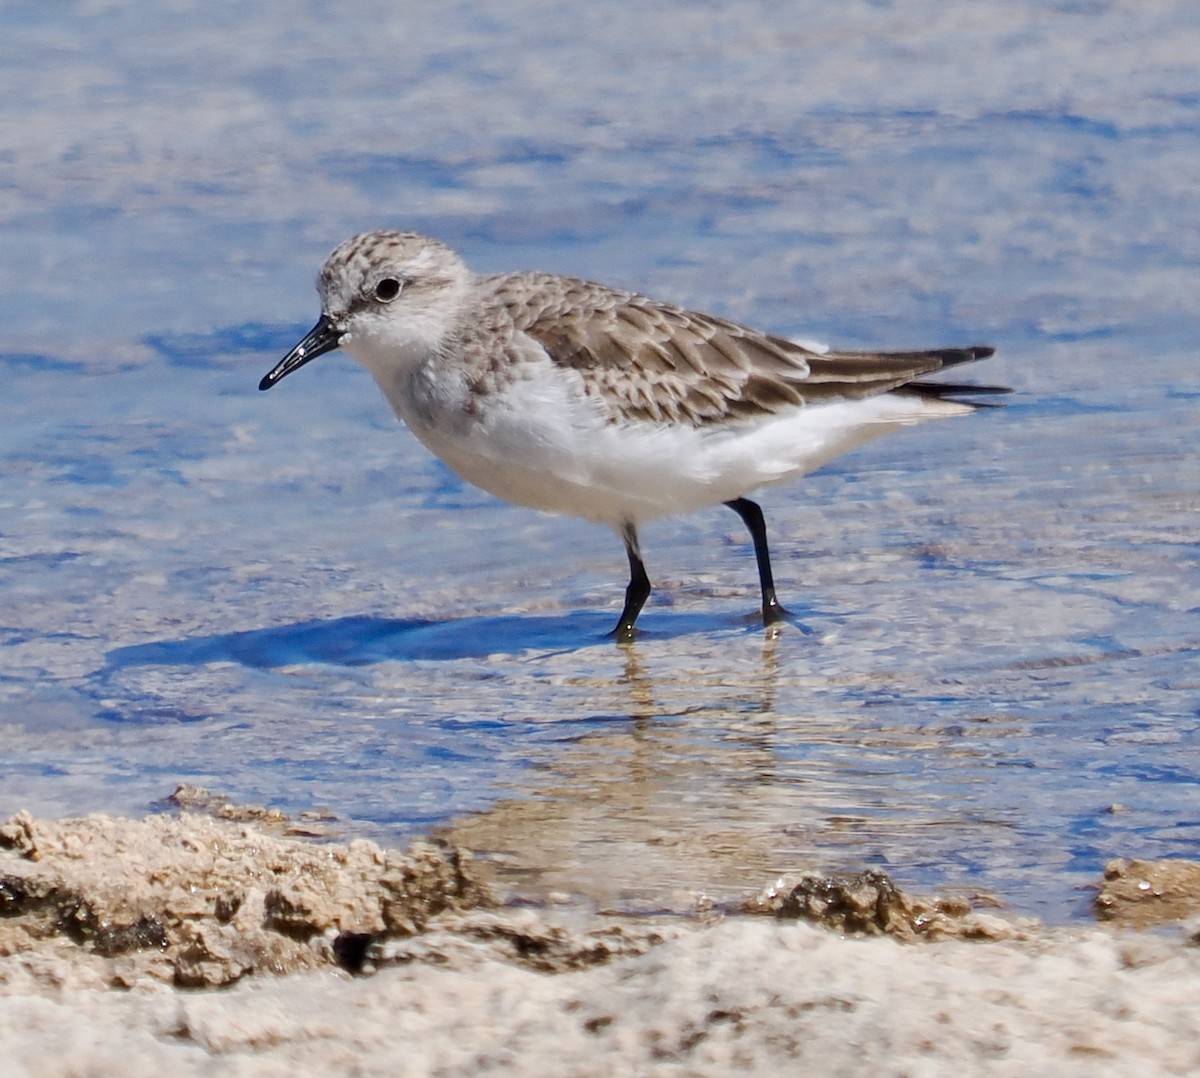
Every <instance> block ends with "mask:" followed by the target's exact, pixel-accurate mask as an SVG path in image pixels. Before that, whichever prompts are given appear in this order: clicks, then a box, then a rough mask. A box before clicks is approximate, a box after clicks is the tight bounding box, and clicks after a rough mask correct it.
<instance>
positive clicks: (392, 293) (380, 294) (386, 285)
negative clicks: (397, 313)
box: [375, 277, 403, 303]
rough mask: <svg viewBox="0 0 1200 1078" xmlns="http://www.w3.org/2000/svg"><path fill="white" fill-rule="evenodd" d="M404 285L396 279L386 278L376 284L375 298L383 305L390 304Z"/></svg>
mask: <svg viewBox="0 0 1200 1078" xmlns="http://www.w3.org/2000/svg"><path fill="white" fill-rule="evenodd" d="M402 287H403V283H402V282H401V281H400V280H399V279H398V278H396V277H384V278H383V280H381V281H377V282H376V284H375V298H376V299H377V300H379V301H380V302H381V303H390V302H391V301H392V300H394V299H395V298H396V297H397V296H398V295H400V289H401V288H402Z"/></svg>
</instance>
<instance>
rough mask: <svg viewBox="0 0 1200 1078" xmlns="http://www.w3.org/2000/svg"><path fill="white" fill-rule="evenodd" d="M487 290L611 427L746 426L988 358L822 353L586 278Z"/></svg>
mask: <svg viewBox="0 0 1200 1078" xmlns="http://www.w3.org/2000/svg"><path fill="white" fill-rule="evenodd" d="M488 281H489V283H490V285H491V287H492V288H493V289H494V295H495V298H496V299H497V300H498V301H499V302H500V303H501V304H503V305H504V306H505V308H506V309H507V310H508V313H509V314H510V316H511V317H512V319H513V327H514V329H515V330H516V331H518V332H521V333H524V334H526V335H528V336H529V337H531V338H533V339H534V340H536V341H537V342H538V343H539V344H541V346H542V347H543V348H544V349H545V351H546V353H547V354H548V355H549V357H550V359H551V361H552V362H554V363H556V364H558V365H559V366H560V367H562V368H564V369H567V370H571V371H574V372H576V374H577V375H578V377H579V378H580V380H581V382H582V384H583V387H584V391H585V392H586V393H587V394H588V395H590V396H594V397H597V398H599V399H600V400H601V401H602V402H603V403H604V404H605V406H606V407H607V408H608V409H609V410H610V412H611V414H612V416H613V421H614V422H635V421H643V422H644V421H649V422H653V423H688V424H691V425H693V426H696V427H705V426H710V425H720V424H728V423H738V422H745V421H752V420H755V419H760V418H763V417H766V416H769V415H774V414H777V413H779V412H781V411H784V410H786V409H792V408H798V407H802V406H804V405H807V404H820V403H828V402H833V401H846V400H858V399H862V398H864V397H870V396H874V395H875V394H878V393H886V392H889V391H891V390H895V389H899V388H901V387H903V386H906V385H908V384H909V383H911V382H912V381H913V380H914V379H916V378H919V377H920V376H921V375H923V374H929V373H932V372H933V371H938V370H941V369H943V368H944V367H951V366H956V365H958V364H960V363H969V362H972V361H973V360H976V359H983V358H984V357H986V356H989V355H991V354H992V349H990V348H986V347H982V346H974V347H969V348H945V349H934V350H930V351H923V352H922V351H917V352H828V353H821V352H816V351H813V350H811V349H809V348H805V347H804V346H802V345H799V344H796V343H795V342H793V341H789V340H786V339H785V338H782V337H776V336H773V335H771V334H767V333H760V332H758V331H756V330H753V329H749V328H748V327H746V326H742V325H739V324H737V323H736V322H730V321H728V320H726V319H723V318H718V317H715V316H713V315H707V314H702V313H700V312H698V311H689V310H686V309H684V308H682V307H676V306H673V305H671V304H667V303H660V302H658V301H656V300H652V299H648V298H647V297H645V296H641V295H638V294H636V293H628V292H620V291H616V290H614V289H610V288H607V287H605V286H604V285H599V284H593V283H591V282H588V281H580V280H575V279H573V278H564V277H554V276H551V275H544V274H508V275H504V276H501V277H496V278H490V279H488ZM926 385H928V384H926V383H921V384H919V386H918V388H921V387H924V386H926ZM959 389H961V387H959Z"/></svg>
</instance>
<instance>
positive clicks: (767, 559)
mask: <svg viewBox="0 0 1200 1078" xmlns="http://www.w3.org/2000/svg"><path fill="white" fill-rule="evenodd" d="M725 504H726V505H727V506H729V508H730V509H732V510H733V511H734V512H735V513H737V515H738V516H739V517H741V518H742V522H743V523H744V524H745V525H746V527H747V528H749V529H750V538H751V539H753V540H754V556H755V558H757V559H758V583H759V585H760V586H761V587H762V615H763V624H764V625H774V624H775V623H776V622H778V621H783V620H784V618H786V617H787V616H788V612H787V611H786V610H784V609H783V607H782V606H780V605H779V600H778V599H776V598H775V578H774V577H773V576H772V575H771V554H770V552H769V551H768V550H767V523H766V521H765V520H763V513H762V510H761V509H760V508H759V507H758V504H757V503H756V502H752V501H751V500H750V499H749V498H735V499H734V500H733V501H731V502H726V503H725Z"/></svg>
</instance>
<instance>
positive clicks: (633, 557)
mask: <svg viewBox="0 0 1200 1078" xmlns="http://www.w3.org/2000/svg"><path fill="white" fill-rule="evenodd" d="M621 538H622V539H624V540H625V553H626V555H628V557H629V586H628V587H627V588H626V589H625V609H624V610H622V611H621V618H620V620H619V621H618V622H617V627H616V628H615V629H613V631H612V633H611V634H610V635H612V636H615V637H616V638H617V639H618V640H620V641H625V640H632V639H633V623H634V622H635V621H637V616H638V614H640V613H641V611H642V607H643V606H645V604H646V600H647V599H648V598H649V596H650V578H649V577H648V576H647V575H646V566H645V565H644V564H643V563H642V552H641V549H640V548H639V547H638V537H637V528H635V527H634V525H632V524H625V525H623V526H622V528H621Z"/></svg>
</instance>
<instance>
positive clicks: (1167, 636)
mask: <svg viewBox="0 0 1200 1078" xmlns="http://www.w3.org/2000/svg"><path fill="white" fill-rule="evenodd" d="M67 9H70V10H69V14H70V18H65V17H55V15H62V14H63V13H64V12H65V11H66V10H67ZM298 11H299V12H300V14H299V15H298V14H297V12H298ZM447 11H449V12H450V18H449V19H448V20H447V18H446V14H445V13H446V12H447ZM781 18H783V19H784V20H791V21H790V22H788V21H785V22H783V23H781V22H780V19H781ZM330 19H335V20H336V22H337V30H338V32H337V33H335V34H334V33H330V32H329V25H328V23H329V20H330ZM0 26H2V27H3V28H4V30H5V33H4V34H0V56H2V59H3V62H2V63H0V115H3V118H4V125H3V129H4V131H5V135H4V139H3V142H2V143H0V176H2V177H3V181H4V182H3V183H0V219H2V221H3V234H4V237H5V240H4V245H3V248H0V286H2V287H0V318H2V319H3V323H4V325H5V327H6V343H5V344H4V345H3V346H2V350H0V367H2V370H3V379H4V392H3V396H2V397H0V587H2V588H3V591H2V594H3V596H4V606H3V610H2V612H0V704H2V709H0V724H2V725H0V729H2V737H0V812H4V813H7V812H11V811H15V810H16V809H18V808H22V807H27V808H29V809H31V810H33V811H35V812H38V813H47V814H63V813H82V812H88V811H101V810H103V811H109V812H121V813H126V814H136V813H142V812H145V811H148V810H149V809H150V808H152V807H154V806H155V805H156V804H157V803H158V802H159V801H160V799H161V798H162V797H164V796H165V795H166V794H168V793H169V792H170V791H171V790H172V789H173V788H174V786H175V785H176V784H177V783H180V782H193V783H199V784H202V785H207V786H210V787H212V788H214V789H216V790H219V791H220V792H222V793H225V794H228V795H230V796H231V797H233V798H234V799H235V800H238V801H252V802H258V803H269V804H271V805H276V806H279V807H282V808H284V809H286V810H289V811H302V810H306V809H312V808H314V807H322V806H323V807H325V808H327V809H328V810H329V812H330V813H331V814H332V815H333V816H335V817H336V818H337V823H336V825H335V826H336V828H337V829H338V830H339V831H342V832H350V833H362V834H370V835H373V836H376V837H381V838H384V839H386V840H389V841H402V840H403V839H405V838H406V837H408V836H410V835H413V834H418V833H425V832H428V831H430V830H431V829H436V830H438V831H439V833H445V834H450V835H452V836H454V837H456V838H459V839H461V840H462V841H465V842H467V843H468V844H471V845H473V846H474V847H476V848H478V849H480V850H481V851H483V852H484V853H485V854H486V855H488V856H489V857H491V858H492V859H494V860H495V861H496V862H497V863H498V864H500V865H501V866H502V867H503V868H504V869H505V871H506V874H507V878H509V879H512V880H514V881H516V882H518V883H519V884H520V885H521V886H522V887H523V888H525V889H527V890H528V891H529V892H531V893H534V894H542V893H545V892H546V891H549V890H564V891H567V892H569V893H572V894H576V895H579V896H581V897H583V898H585V899H587V900H590V901H597V902H600V903H603V904H613V905H618V906H622V907H633V908H657V907H659V906H663V905H672V904H678V903H679V902H680V901H681V899H680V897H679V896H680V895H681V894H688V893H692V892H695V891H703V892H707V893H711V894H717V895H722V896H725V895H729V894H741V893H743V892H745V891H748V890H752V889H754V888H756V887H757V886H758V885H759V884H761V883H762V882H764V881H765V880H767V879H769V878H770V877H772V876H773V875H774V874H776V873H778V872H780V871H785V870H790V869H795V868H801V867H809V866H814V867H820V868H839V867H850V868H856V867H860V866H863V865H874V866H881V867H884V868H886V869H887V870H888V871H889V872H891V873H892V874H893V875H894V876H895V877H896V878H897V880H898V881H900V882H902V883H904V884H906V885H910V886H915V887H935V886H936V887H952V888H956V889H962V890H965V891H968V892H970V891H985V892H989V893H992V894H994V895H996V896H998V897H999V898H1001V899H1002V900H1003V901H1005V902H1006V903H1008V904H1009V905H1010V906H1013V907H1015V908H1018V909H1023V910H1033V911H1036V912H1039V913H1041V914H1043V915H1045V916H1047V917H1050V918H1052V919H1062V918H1067V917H1071V916H1076V915H1080V914H1081V913H1082V912H1084V910H1085V905H1086V899H1087V895H1088V893H1087V891H1086V890H1081V889H1080V888H1081V887H1083V885H1085V884H1087V883H1088V882H1090V881H1094V880H1095V879H1097V878H1098V876H1099V874H1100V869H1101V866H1102V865H1103V863H1104V861H1105V860H1106V859H1107V858H1109V857H1111V856H1115V855H1130V856H1139V857H1147V858H1153V857H1164V856H1184V857H1198V856H1200V808H1198V806H1200V798H1198V797H1197V792H1198V791H1197V783H1198V781H1200V735H1198V726H1200V664H1198V662H1197V656H1198V652H1200V627H1198V624H1197V612H1198V611H1200V573H1198V571H1197V564H1198V560H1200V559H1198V553H1200V542H1198V536H1197V532H1198V528H1197V524H1198V523H1200V492H1198V487H1200V482H1198V480H1200V467H1198V466H1197V457H1196V450H1195V444H1194V441H1195V440H1194V436H1193V431H1194V430H1195V427H1196V419H1197V408H1198V403H1200V379H1198V378H1197V373H1196V371H1197V363H1196V358H1195V352H1194V341H1195V340H1196V339H1198V335H1197V332H1196V331H1197V325H1196V321H1197V320H1196V315H1195V304H1194V299H1195V296H1196V295H1197V294H1198V289H1197V285H1198V284H1200V281H1198V280H1197V277H1198V276H1200V274H1198V270H1197V267H1198V266H1200V250H1198V249H1197V235H1200V233H1198V232H1197V229H1196V227H1195V224H1196V221H1197V219H1198V212H1197V211H1198V210H1200V204H1198V203H1200V199H1198V197H1197V195H1196V192H1195V185H1194V176H1195V174H1196V169H1197V165H1198V164H1200V160H1198V159H1200V151H1198V150H1197V146H1198V145H1200V144H1198V143H1197V140H1196V135H1197V130H1198V128H1200V98H1198V97H1197V96H1196V94H1195V90H1194V57H1195V55H1197V50H1198V48H1200V15H1198V14H1197V13H1196V12H1195V11H1193V9H1192V7H1191V6H1189V5H1187V4H1184V3H1183V2H1182V0H1180V2H1178V3H1175V4H1171V3H1163V4H1159V5H1153V6H1147V5H1132V4H1120V3H1094V4H1086V5H1080V4H1061V5H1049V6H1047V5H1042V4H1038V5H1033V4H1029V5H1019V4H1018V5H1013V4H1000V3H983V4H976V5H971V6H970V7H969V8H959V9H957V10H950V11H948V10H946V9H945V7H944V6H943V5H937V4H927V3H919V2H906V3H898V4H892V5H876V4H868V3H862V4H848V5H841V6H839V7H838V8H837V9H836V10H835V9H832V8H828V9H825V8H822V9H821V10H820V12H819V13H817V12H805V11H803V10H801V9H799V8H797V9H796V10H795V11H794V12H792V13H791V14H788V15H785V16H780V14H779V12H778V10H777V7H776V6H774V5H764V4H753V3H733V4H722V5H720V6H712V7H710V6H706V5H694V4H692V5H684V4H665V5H660V6H659V7H658V8H656V9H654V10H653V11H652V12H648V11H646V10H645V8H644V5H637V6H635V5H632V4H626V3H623V2H621V3H615V4H611V5H606V6H605V7H604V9H603V11H602V12H600V11H598V10H596V9H595V8H594V7H591V6H587V5H578V4H566V5H557V6H555V7H554V9H553V10H552V11H549V10H546V11H544V10H542V8H541V7H540V6H538V5H533V4H527V5H521V4H518V5H511V6H509V7H507V8H506V9H505V13H504V14H502V15H500V14H485V13H482V12H479V11H477V10H476V9H475V6H474V5H460V6H457V7H455V6H453V5H452V6H451V7H450V8H447V7H446V6H445V5H442V4H439V5H432V4H422V3H416V4H410V5H405V6H404V8H403V11H401V9H399V8H397V7H396V6H395V5H393V4H384V3H378V4H359V5H355V8H354V10H353V12H350V13H347V12H345V11H343V10H342V9H338V10H337V11H336V12H334V11H333V9H329V8H327V7H326V5H323V4H319V3H310V4H306V5H301V6H300V7H299V8H298V7H297V6H296V5H288V6H287V7H286V8H285V7H284V6H283V5H281V4H274V3H267V4H262V5H257V6H255V7H254V9H253V10H246V11H239V12H238V13H236V14H227V15H221V16H220V17H217V16H214V15H213V14H212V12H211V11H207V10H206V11H201V10H200V9H197V10H195V11H192V10H191V8H190V7H189V6H188V5H183V4H180V5H174V6H172V5H164V6H160V7H159V8H157V9H155V10H154V11H153V12H148V11H147V10H146V9H145V7H144V6H135V5H133V4H131V3H122V2H113V3H103V4H100V3H76V4H68V5H66V7H65V8H64V7H63V6H62V5H59V6H58V7H57V8H55V12H54V13H51V12H50V10H49V8H47V7H45V6H44V5H26V4H15V5H6V6H5V7H4V8H3V10H2V11H0ZM35 73H36V77H35ZM375 225H398V226H403V227H415V228H420V229H423V230H425V231H428V232H431V233H434V234H436V235H438V236H439V237H440V238H442V239H444V240H446V241H447V242H450V243H451V244H453V245H454V246H456V247H457V248H459V249H460V250H461V251H462V252H463V254H464V255H465V256H466V257H467V258H468V259H469V260H470V261H471V262H472V264H473V265H475V266H476V267H477V268H479V269H496V268H509V267H531V268H543V269H552V270H558V271H562V272H570V273H576V274H580V275H584V276H594V277H599V278H603V279H605V280H609V281H612V282H614V283H620V284H623V285H627V286H631V287H637V288H642V289H644V290H646V291H649V292H652V293H654V294H658V295H663V296H665V297H668V298H671V299H674V300H677V301H680V302H684V303H688V304H693V305H696V306H699V307H702V308H705V309H710V310H716V311H719V312H720V313H723V314H727V315H730V316H733V317H737V318H741V319H745V320H747V321H751V322H753V323H755V324H761V325H763V326H765V327H769V328H771V329H773V330H775V331H778V332H784V333H790V334H796V335H802V336H810V337H817V338H824V339H830V340H833V341H835V342H836V343H838V344H841V345H891V346H898V347H902V346H917V345H922V344H927V345H934V344H946V343H968V342H974V341H986V342H988V343H992V344H995V345H997V346H999V348H1000V354H999V355H998V357H997V358H996V359H995V360H992V361H989V362H988V363H987V364H985V365H982V366H980V367H979V368H978V372H979V374H978V376H979V378H980V380H982V381H988V382H1002V383H1007V384H1010V385H1013V386H1014V387H1015V388H1016V390H1017V393H1016V394H1015V396H1014V397H1013V398H1011V401H1010V403H1009V404H1008V406H1007V407H1006V408H1004V409H1003V410H992V411H987V412H984V413H981V414H977V415H975V416H973V417H970V418H968V419H965V420H958V421H953V422H946V423H940V424H935V425H929V426H926V427H923V428H922V429H920V430H917V431H913V432H907V433H905V434H902V435H899V436H895V437H892V438H891V439H887V440H884V441H882V442H879V443H876V444H874V445H872V446H870V447H868V448H866V449H864V450H861V451H859V452H857V453H855V454H853V455H851V456H848V457H846V458H843V459H842V460H840V461H838V462H836V464H835V465H834V466H832V467H829V468H827V469H825V470H823V471H822V472H820V473H818V474H817V475H814V476H812V477H810V478H808V479H807V480H805V481H803V482H801V483H797V484H793V485H791V486H788V487H785V488H780V489H776V490H772V491H768V492H765V493H764V494H763V497H762V502H763V505H764V508H765V509H766V512H767V518H768V525H769V528H770V533H771V537H772V543H773V550H774V556H775V566H776V577H777V583H778V585H779V589H780V593H781V596H782V597H783V599H784V602H785V603H786V604H787V605H788V606H789V607H790V608H791V609H792V610H793V611H794V613H795V614H796V621H797V624H796V625H787V626H784V627H783V629H782V631H781V632H780V633H779V634H778V635H777V636H772V635H770V634H765V633H764V632H763V630H761V629H760V628H756V627H754V625H753V624H752V622H750V621H747V620H746V615H748V614H749V613H751V611H752V610H753V607H754V604H755V593H756V585H755V576H754V568H753V557H752V553H751V551H750V549H749V543H748V540H747V538H746V536H745V534H744V530H743V529H742V526H741V524H740V522H739V521H738V520H737V519H736V517H734V516H733V514H731V513H729V512H727V511H725V510H722V509H719V508H718V509H714V510H712V511H711V512H708V513H703V514H697V515H695V516H692V517H687V518H682V519H678V520H673V521H667V522H663V523H660V524H657V525H653V526H650V527H647V528H646V529H645V530H644V535H643V547H644V551H645V554H646V558H647V562H648V566H649V569H650V572H651V576H652V577H653V579H654V580H655V583H656V592H655V595H654V598H653V600H652V605H651V606H650V607H649V608H648V609H647V611H646V613H645V615H644V616H643V623H642V624H643V627H644V629H645V630H646V631H645V633H644V634H643V635H642V636H641V637H640V638H639V639H638V641H637V642H636V643H635V644H634V645H632V646H630V647H617V646H615V645H613V644H612V643H611V642H609V641H607V640H606V639H605V638H604V634H605V633H606V632H607V631H608V629H609V628H610V627H611V623H612V622H613V621H614V620H615V617H616V613H617V610H618V609H619V606H620V598H621V593H622V589H623V585H624V579H623V574H624V571H625V570H624V558H623V555H622V551H621V548H620V544H619V542H618V541H617V540H616V539H615V538H614V537H613V536H611V535H609V534H607V533H605V532H603V531H602V530H600V529H595V528H592V527H589V526H587V525H585V524H582V523H579V522H576V521H570V520H560V519H553V518H548V517H541V516H538V515H536V514H533V513H529V512H526V511H523V510H518V509H512V508H509V507H506V506H503V505H500V504H498V503H496V502H494V501H492V500H491V499H489V498H487V497H486V496H485V495H483V494H480V493H478V492H476V491H473V490H471V489H470V488H466V487H463V486H462V485H461V484H460V483H459V482H458V481H457V480H456V479H455V478H454V477H453V476H452V475H450V474H449V473H448V472H447V471H446V470H445V469H444V468H442V466H441V465H440V464H438V463H437V462H436V461H434V460H432V459H431V458H430V457H428V455H427V454H425V453H424V451H423V450H422V449H421V448H420V447H419V446H418V445H416V443H415V442H414V441H413V439H412V438H411V437H410V436H409V435H408V434H407V433H406V432H404V431H403V430H401V429H400V428H399V427H398V425H397V424H396V423H395V421H394V420H393V418H392V417H391V415H390V413H388V411H387V409H386V407H385V406H384V404H383V403H382V401H381V400H380V399H379V397H378V394H377V393H376V391H375V389H374V386H373V385H372V384H371V382H370V380H369V378H368V377H367V376H366V375H365V374H364V373H363V372H361V371H359V370H358V369H357V368H355V367H354V366H353V365H352V364H351V363H350V362H349V361H348V360H346V359H344V358H340V357H326V358H325V359H322V360H321V361H319V362H318V363H315V364H313V365H312V366H310V367H308V368H306V369H305V370H304V371H303V372H302V373H301V374H299V375H297V376H296V377H294V378H291V379H289V380H288V381H287V383H286V385H284V386H281V387H280V388H279V389H277V390H275V391H274V392H273V393H271V394H268V395H262V394H259V393H258V392H257V391H256V390H255V386H256V384H257V381H258V379H259V377H261V375H262V374H263V373H264V372H265V371H266V370H267V369H269V368H270V367H271V366H272V365H273V364H274V362H275V360H276V359H277V358H278V357H279V355H281V354H282V352H283V351H285V350H286V349H287V348H288V347H289V346H290V345H291V344H292V343H293V342H294V341H295V340H296V339H297V338H298V336H299V334H300V333H301V332H303V331H304V330H305V329H307V327H308V325H309V324H311V322H312V321H313V320H314V318H315V316H316V314H317V309H316V301H315V298H314V296H313V293H312V289H311V284H310V282H311V278H312V276H313V274H314V273H315V271H316V269H317V267H318V266H319V264H320V261H321V259H322V258H323V256H324V254H325V253H326V252H327V251H328V249H329V248H330V247H332V246H333V245H334V244H335V243H336V242H337V241H339V240H340V239H342V238H343V237H344V236H346V235H348V234H350V233H351V232H353V231H355V230H356V229H359V228H361V227H367V226H375Z"/></svg>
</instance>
